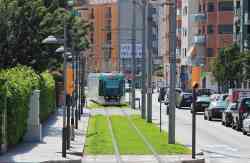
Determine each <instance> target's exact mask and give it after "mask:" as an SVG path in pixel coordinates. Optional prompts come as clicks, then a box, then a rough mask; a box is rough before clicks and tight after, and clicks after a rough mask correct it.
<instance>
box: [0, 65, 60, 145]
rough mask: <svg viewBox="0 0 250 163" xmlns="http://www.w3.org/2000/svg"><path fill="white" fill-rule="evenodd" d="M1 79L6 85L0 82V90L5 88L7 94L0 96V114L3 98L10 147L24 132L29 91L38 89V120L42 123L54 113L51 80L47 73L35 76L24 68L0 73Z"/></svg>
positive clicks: (52, 84)
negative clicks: (5, 103) (5, 106)
mask: <svg viewBox="0 0 250 163" xmlns="http://www.w3.org/2000/svg"><path fill="white" fill-rule="evenodd" d="M2 80H6V81H7V83H6V84H5V85H4V82H0V91H1V92H3V90H5V89H7V93H6V94H0V113H2V111H3V109H4V105H3V104H4V99H5V97H6V96H7V142H8V145H9V146H12V145H15V144H17V143H18V142H19V141H20V140H21V139H22V137H23V136H24V134H25V132H26V129H27V120H28V112H29V99H30V95H31V93H32V91H34V90H36V89H39V90H40V119H41V121H44V120H46V119H47V118H48V116H49V115H50V114H51V113H52V112H53V111H54V109H55V81H54V79H53V76H52V75H50V74H49V73H48V72H43V73H42V74H40V76H39V75H38V74H36V73H35V72H34V71H33V70H32V69H31V68H29V67H26V66H17V67H15V68H11V69H6V70H1V71H0V81H2ZM0 117H1V116H0ZM0 124H1V118H0ZM0 126H1V125H0ZM0 135H1V134H0ZM0 138H1V136H0Z"/></svg>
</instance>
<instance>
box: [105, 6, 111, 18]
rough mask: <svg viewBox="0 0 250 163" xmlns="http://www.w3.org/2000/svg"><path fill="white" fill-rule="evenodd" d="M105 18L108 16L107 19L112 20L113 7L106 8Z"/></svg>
mask: <svg viewBox="0 0 250 163" xmlns="http://www.w3.org/2000/svg"><path fill="white" fill-rule="evenodd" d="M105 16H106V18H111V17H112V10H111V7H108V8H106V13H105Z"/></svg>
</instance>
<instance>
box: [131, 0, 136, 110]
mask: <svg viewBox="0 0 250 163" xmlns="http://www.w3.org/2000/svg"><path fill="white" fill-rule="evenodd" d="M132 8H133V9H132V10H133V11H132V15H133V16H132V103H131V104H132V109H135V81H136V49H135V48H136V46H135V42H136V32H135V30H136V14H135V9H136V8H135V0H133V1H132Z"/></svg>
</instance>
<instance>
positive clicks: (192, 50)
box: [187, 46, 197, 58]
mask: <svg viewBox="0 0 250 163" xmlns="http://www.w3.org/2000/svg"><path fill="white" fill-rule="evenodd" d="M196 51H197V50H196V47H195V46H192V47H191V48H190V49H189V50H188V52H187V56H188V57H191V58H194V57H195V56H196V55H197V52H196Z"/></svg>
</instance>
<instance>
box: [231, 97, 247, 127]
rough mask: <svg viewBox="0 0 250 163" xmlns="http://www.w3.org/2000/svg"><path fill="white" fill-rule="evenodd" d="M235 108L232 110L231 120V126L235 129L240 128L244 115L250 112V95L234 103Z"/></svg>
mask: <svg viewBox="0 0 250 163" xmlns="http://www.w3.org/2000/svg"><path fill="white" fill-rule="evenodd" d="M236 108H237V109H236V110H234V111H233V112H232V116H233V122H232V128H235V129H236V130H241V129H242V124H243V120H244V115H245V114H248V113H250V97H246V98H242V99H241V100H240V101H238V102H237V103H236Z"/></svg>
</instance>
